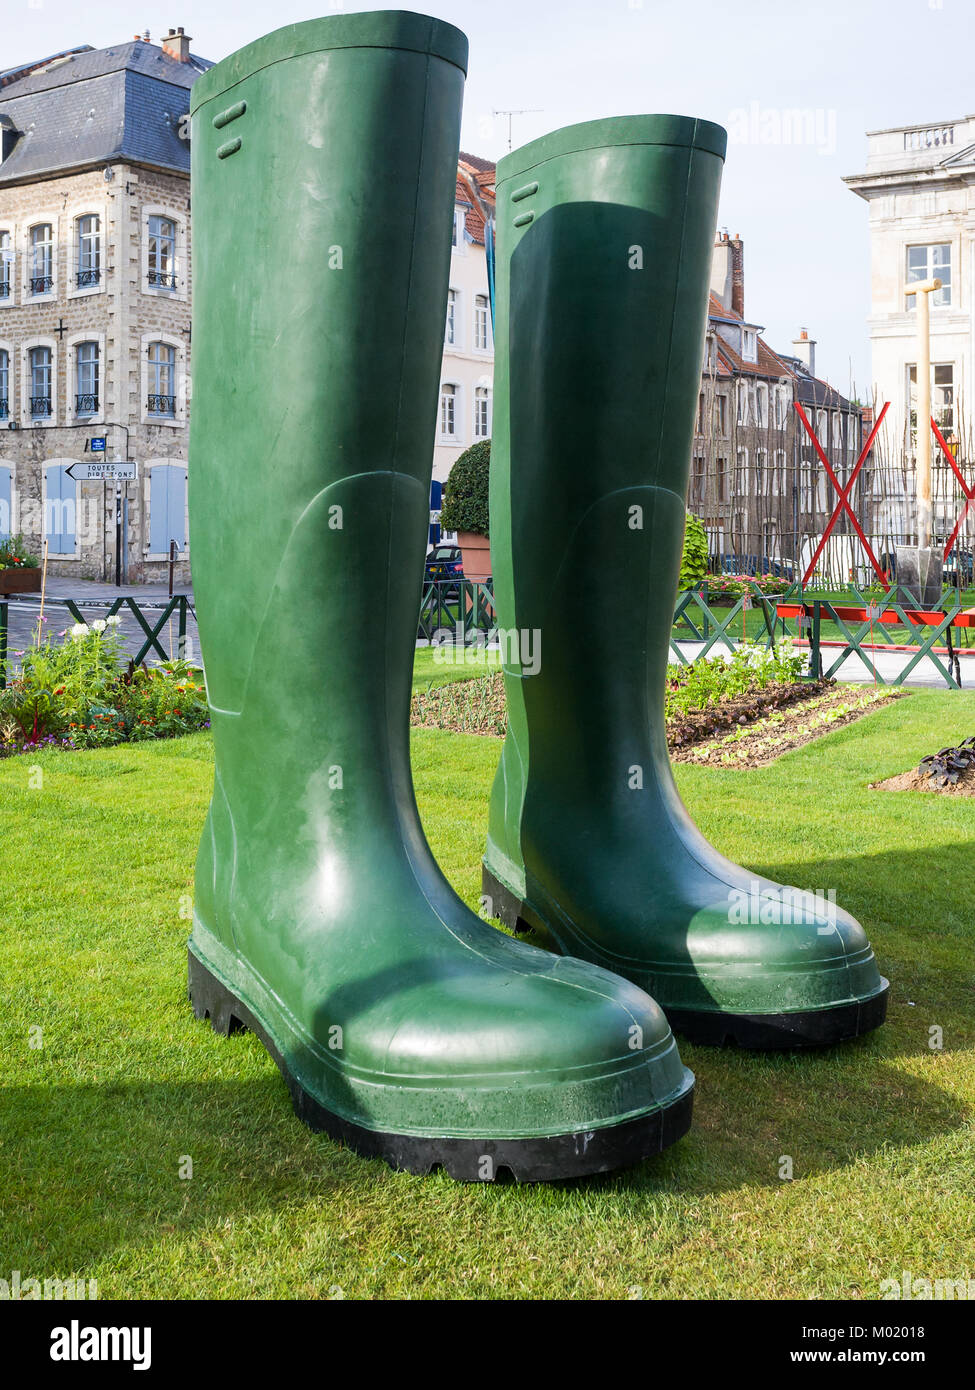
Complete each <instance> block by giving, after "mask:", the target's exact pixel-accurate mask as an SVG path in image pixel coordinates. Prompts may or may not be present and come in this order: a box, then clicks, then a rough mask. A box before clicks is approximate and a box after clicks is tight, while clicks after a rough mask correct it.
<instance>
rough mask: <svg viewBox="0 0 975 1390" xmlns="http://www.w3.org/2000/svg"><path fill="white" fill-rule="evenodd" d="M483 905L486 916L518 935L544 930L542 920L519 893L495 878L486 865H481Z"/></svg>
mask: <svg viewBox="0 0 975 1390" xmlns="http://www.w3.org/2000/svg"><path fill="white" fill-rule="evenodd" d="M481 903H482V906H483V910H484V913H485V915H486V916H488V917H494V918H496V919H497V920H498V921H499V922H503V923H504V925H505V926H506V927H507V928H508V930H509V931H513V932H515V933H517V934H518V935H523V934H524V933H525V932H530V931H539V930H543V924H542V922H541V921H540V919H539V918H538V917H537V916H536V915H535V913H534V912H532V910H531V908H530V907H528V906H527V905H526V904H525V903H524V902H523V901H522V899H521V898H519V897H518V895H517V893H512V891H511V889H510V888H506V887H505V886H504V884H503V883H501V882H499V881H498V879H496V878H495V877H494V874H492V872H491V870H490V869H489V868H488V867H487V865H486V864H482V865H481Z"/></svg>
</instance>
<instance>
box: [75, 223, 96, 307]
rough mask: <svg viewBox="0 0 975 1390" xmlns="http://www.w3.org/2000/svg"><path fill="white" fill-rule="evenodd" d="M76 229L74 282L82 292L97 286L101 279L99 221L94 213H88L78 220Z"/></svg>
mask: <svg viewBox="0 0 975 1390" xmlns="http://www.w3.org/2000/svg"><path fill="white" fill-rule="evenodd" d="M77 228H78V245H77V257H78V268H77V270H76V271H75V280H76V283H77V286H78V289H79V290H83V289H88V288H89V287H90V286H92V285H97V284H98V282H99V280H100V279H101V266H102V247H101V243H102V234H101V219H100V218H98V217H97V216H96V215H95V214H94V213H89V214H87V215H86V216H84V217H79V218H78V221H77Z"/></svg>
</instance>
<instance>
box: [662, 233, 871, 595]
mask: <svg viewBox="0 0 975 1390" xmlns="http://www.w3.org/2000/svg"><path fill="white" fill-rule="evenodd" d="M762 332H763V330H762V326H761V325H760V324H757V323H754V322H752V321H750V320H749V319H748V318H746V316H745V276H744V247H743V244H742V241H741V239H740V238H739V237H737V236H736V237H734V238H732V237H729V236H728V234H727V232H722V233H721V234H720V235H719V237H718V240H717V242H716V244H715V248H714V254H713V259H712V273H711V296H710V301H709V305H708V326H707V338H706V351H705V360H704V370H703V376H702V381H701V393H700V398H699V402H698V415H697V422H696V425H695V433H694V446H693V456H692V461H691V475H690V485H689V488H688V498H687V505H688V507H689V509H690V510H691V511H692V512H693V513H694V514H695V515H696V516H699V517H700V518H701V520H702V521H703V522H704V525H705V529H706V530H707V532H708V536H709V544H710V549H711V554H712V559H713V562H714V563H715V564H716V565H717V566H718V567H720V566H721V565H725V566H726V567H730V568H734V569H748V568H751V567H752V566H753V562H754V567H755V568H758V569H761V568H763V567H768V568H771V567H774V566H775V565H776V564H778V565H780V566H781V567H783V568H784V569H785V570H786V572H788V571H789V570H790V569H794V568H795V567H796V566H797V565H801V564H802V563H803V561H804V559H805V558H806V557H807V556H808V554H810V553H811V550H812V549H813V548H814V543H815V541H816V540H817V539H818V537H819V535H821V533H822V530H823V527H824V526H825V524H826V520H827V518H828V517H829V514H830V512H831V510H832V507H833V503H834V501H835V498H834V497H833V496H832V493H831V491H830V488H829V485H828V481H827V478H826V474H825V472H824V470H823V468H822V465H821V464H820V463H819V461H818V459H817V456H816V453H815V450H814V448H813V445H812V441H811V440H810V439H809V437H808V435H807V434H806V433H805V431H804V429H803V427H802V424H801V422H800V420H799V417H798V415H797V413H796V410H795V403H796V402H797V401H798V402H800V403H801V404H802V406H803V409H804V410H805V413H806V415H807V417H808V418H809V420H810V423H811V424H812V425H813V427H814V429H815V430H816V434H817V437H818V439H819V441H820V443H821V444H822V445H823V448H824V449H825V451H826V454H827V457H829V458H830V460H831V462H832V464H833V466H834V467H835V468H836V470H837V472H838V475H839V476H840V477H845V476H846V474H847V473H848V471H849V468H850V467H852V465H853V463H854V462H855V460H856V456H857V453H858V452H859V449H860V444H861V434H862V420H861V412H860V408H859V406H858V405H857V404H855V403H854V402H852V401H849V400H847V399H846V398H845V397H844V396H842V395H840V393H839V392H838V391H836V390H835V389H834V388H833V387H832V386H830V385H829V384H828V383H827V382H825V381H823V380H821V379H820V378H819V377H817V376H816V375H815V365H816V363H815V348H816V344H815V342H813V341H812V340H811V339H810V338H809V336H808V334H807V333H806V330H805V329H803V330H802V331H801V333H800V335H799V336H798V337H797V338H796V339H795V340H794V343H793V352H792V353H791V354H784V353H777V352H774V351H773V350H772V348H771V347H770V346H769V345H768V343H767V342H766V341H765V339H764V338H763V337H762ZM845 526H846V522H845V520H844V522H843V523H842V524H841V525H840V526H839V527H838V528H837V530H838V533H839V532H842V531H843V530H844V529H845Z"/></svg>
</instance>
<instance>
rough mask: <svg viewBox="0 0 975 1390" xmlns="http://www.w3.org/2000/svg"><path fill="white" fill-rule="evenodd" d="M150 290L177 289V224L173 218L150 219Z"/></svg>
mask: <svg viewBox="0 0 975 1390" xmlns="http://www.w3.org/2000/svg"><path fill="white" fill-rule="evenodd" d="M149 288H150V289H155V290H174V289H175V288H176V223H175V222H174V221H173V220H172V218H171V217H158V216H156V217H150V218H149Z"/></svg>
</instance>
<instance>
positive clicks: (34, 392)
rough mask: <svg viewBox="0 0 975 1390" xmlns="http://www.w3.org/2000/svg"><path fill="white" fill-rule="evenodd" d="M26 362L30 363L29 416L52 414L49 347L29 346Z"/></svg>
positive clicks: (42, 416) (33, 417)
mask: <svg viewBox="0 0 975 1390" xmlns="http://www.w3.org/2000/svg"><path fill="white" fill-rule="evenodd" d="M28 362H29V364H30V418H31V419H32V420H42V419H44V418H45V417H46V416H48V415H50V414H52V405H51V349H50V348H49V347H34V348H31V350H30V353H29V354H28Z"/></svg>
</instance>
